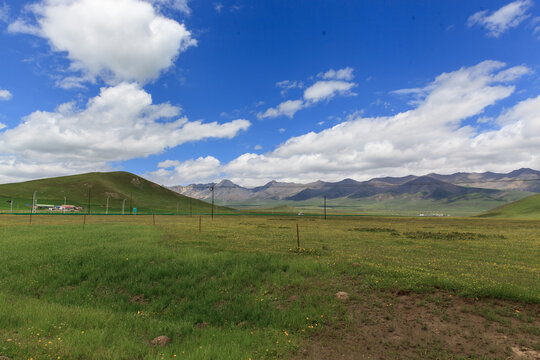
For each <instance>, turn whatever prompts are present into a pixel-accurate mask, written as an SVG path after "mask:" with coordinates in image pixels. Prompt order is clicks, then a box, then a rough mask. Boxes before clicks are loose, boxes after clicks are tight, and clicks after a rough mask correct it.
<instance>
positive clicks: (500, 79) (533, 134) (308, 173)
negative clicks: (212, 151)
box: [216, 61, 540, 185]
mask: <svg viewBox="0 0 540 360" xmlns="http://www.w3.org/2000/svg"><path fill="white" fill-rule="evenodd" d="M527 72H528V71H525V69H524V68H523V67H519V66H518V67H512V68H508V69H505V64H503V63H501V62H496V61H484V62H482V63H479V64H477V65H475V66H471V67H466V68H461V69H459V70H456V71H453V72H449V73H443V74H441V75H439V76H437V77H436V78H435V80H434V81H433V82H432V83H430V84H428V85H427V86H426V87H424V88H422V89H429V91H427V92H426V93H425V96H423V98H422V100H421V101H420V102H419V103H418V104H417V106H416V107H414V108H413V109H411V110H409V111H405V112H401V113H398V114H395V115H393V116H386V117H373V118H363V117H362V115H361V113H358V114H357V116H356V117H354V118H348V119H347V121H344V122H342V123H340V124H338V125H336V126H334V127H332V128H329V129H325V130H323V131H320V132H310V133H307V134H304V135H301V136H297V137H293V138H290V139H289V140H288V141H286V142H285V143H283V144H281V145H279V146H278V147H277V148H276V149H275V150H274V151H271V152H268V153H265V154H254V153H247V154H243V155H241V156H239V157H238V158H236V159H234V160H232V161H231V162H229V163H226V164H221V165H220V169H219V170H216V173H219V174H221V176H222V177H225V178H229V179H231V180H232V181H235V182H237V183H240V184H243V185H258V184H262V183H265V182H267V181H269V180H272V179H277V180H280V181H300V182H307V181H315V180H318V179H324V180H329V181H337V180H341V179H343V178H346V177H352V178H355V179H359V180H362V179H368V178H371V177H375V176H381V175H390V176H402V175H407V174H425V173H429V172H433V171H434V172H439V173H453V172H457V171H486V170H490V171H510V170H514V169H516V168H519V167H532V168H539V167H540V146H539V144H540V96H538V97H535V98H531V99H527V100H525V101H522V102H519V103H518V104H516V105H515V106H513V107H511V108H510V109H508V110H506V111H504V112H503V113H502V114H501V115H500V116H498V117H496V120H495V121H491V125H494V126H490V127H489V129H490V130H479V129H478V128H475V127H472V126H470V125H463V121H464V120H466V119H469V118H471V117H475V116H478V117H480V123H481V125H479V126H484V125H482V123H483V122H485V121H490V120H487V119H486V117H485V116H483V112H484V110H485V109H486V108H487V107H489V106H491V105H493V104H495V103H497V102H498V101H500V100H502V99H505V98H508V97H509V96H510V95H511V94H512V93H513V92H514V91H515V87H514V86H513V85H511V84H508V81H510V80H509V79H512V80H515V79H517V77H518V75H519V74H521V75H524V74H525V73H527ZM473 123H474V121H473Z"/></svg>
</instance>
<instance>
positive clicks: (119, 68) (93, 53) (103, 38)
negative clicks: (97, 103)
mask: <svg viewBox="0 0 540 360" xmlns="http://www.w3.org/2000/svg"><path fill="white" fill-rule="evenodd" d="M186 4H187V3H186ZM28 11H30V12H31V13H32V14H33V15H34V16H35V18H36V21H35V22H31V21H28V20H27V19H22V18H20V19H18V20H16V21H15V22H13V23H11V24H10V25H9V27H8V30H9V31H10V32H13V33H29V34H32V35H37V36H40V37H43V38H45V39H47V40H48V41H49V43H50V45H51V48H52V49H53V50H54V51H56V52H60V53H65V54H66V56H67V57H68V59H69V60H70V61H71V65H70V70H71V71H73V72H76V73H80V74H82V75H81V76H80V77H79V78H80V81H79V82H77V81H76V77H73V76H71V77H67V78H66V81H65V82H64V85H66V84H68V85H69V84H70V83H71V84H73V85H74V86H78V85H79V84H80V82H84V81H87V80H89V79H95V78H97V77H101V78H102V79H103V80H104V81H106V82H107V83H109V84H117V83H119V82H121V81H138V82H140V83H145V82H147V81H150V80H153V79H155V78H157V77H158V76H159V75H160V73H161V72H162V71H165V70H167V69H168V68H169V67H171V66H172V65H173V63H174V61H175V59H176V57H177V56H178V54H179V53H180V52H182V51H185V50H186V49H187V48H188V47H190V46H195V45H196V44H197V42H196V40H195V39H193V38H192V36H191V32H190V31H188V30H187V29H186V27H185V26H184V24H179V23H177V22H176V21H174V20H172V19H169V18H166V17H164V16H162V15H159V14H158V13H157V12H156V10H155V9H154V8H153V7H152V5H151V4H149V3H147V2H144V1H141V0H115V1H109V0H43V1H42V2H40V3H37V4H34V5H32V6H30V7H28ZM68 79H69V80H68Z"/></svg>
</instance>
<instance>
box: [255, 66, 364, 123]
mask: <svg viewBox="0 0 540 360" xmlns="http://www.w3.org/2000/svg"><path fill="white" fill-rule="evenodd" d="M352 73H353V68H351V67H347V68H345V69H341V70H337V71H336V70H333V69H331V70H329V71H327V72H326V73H320V74H319V75H318V76H319V77H322V78H324V79H334V80H320V81H317V82H315V83H314V84H313V85H311V86H309V87H308V88H307V89H305V90H304V94H303V100H302V99H298V100H287V101H284V102H282V103H281V104H279V105H278V106H277V107H274V108H272V107H271V108H268V109H267V110H266V111H264V112H259V113H258V114H257V117H258V118H259V119H265V118H276V117H278V116H288V117H289V118H291V119H292V118H293V117H294V114H296V113H297V112H298V111H299V110H301V109H303V108H306V107H308V106H311V105H313V104H315V103H317V102H320V101H323V100H330V99H332V98H333V97H334V96H336V95H340V96H351V95H355V94H354V93H353V92H351V89H352V88H353V87H355V86H356V84H355V83H353V82H350V81H343V80H339V79H346V80H352V78H353V74H352ZM276 86H277V87H280V88H282V89H283V90H281V95H282V96H285V95H286V94H287V91H288V90H290V89H294V88H303V87H304V83H303V82H301V81H290V80H284V81H280V82H277V83H276Z"/></svg>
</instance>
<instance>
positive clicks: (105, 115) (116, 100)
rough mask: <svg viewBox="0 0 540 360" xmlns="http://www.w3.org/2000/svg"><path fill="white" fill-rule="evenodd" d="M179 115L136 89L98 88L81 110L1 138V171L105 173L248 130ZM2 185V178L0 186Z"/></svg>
mask: <svg viewBox="0 0 540 360" xmlns="http://www.w3.org/2000/svg"><path fill="white" fill-rule="evenodd" d="M180 112H181V109H180V108H179V107H177V106H173V105H170V104H168V103H163V104H152V98H151V96H150V94H148V93H147V92H145V91H144V90H143V89H141V88H140V86H139V85H137V84H134V83H121V84H119V85H117V86H115V87H109V88H102V89H101V92H100V95H99V96H96V97H94V98H92V99H90V100H89V101H88V103H87V105H86V107H85V108H84V109H78V108H76V106H75V105H74V104H73V103H67V104H63V105H60V106H59V107H58V108H57V109H56V111H54V112H46V111H36V112H33V113H32V114H30V115H28V116H26V117H25V118H23V119H22V120H23V121H22V122H21V124H19V125H18V126H16V127H14V128H11V129H5V130H4V131H2V132H0V153H2V154H4V155H3V156H2V157H1V158H0V165H1V166H0V168H8V167H15V166H18V167H21V168H25V167H26V168H27V169H29V170H28V171H32V169H48V170H49V171H50V172H51V173H54V172H55V171H56V174H64V173H74V172H78V171H79V170H81V169H92V170H96V169H106V168H109V167H110V165H109V164H110V163H111V162H116V161H123V160H128V159H133V158H138V157H146V156H149V155H152V154H159V153H162V152H163V151H165V150H166V149H168V148H172V147H175V146H178V145H180V144H183V143H186V142H191V141H199V140H204V139H210V138H228V139H230V138H233V137H234V136H236V134H237V133H238V132H239V131H242V130H246V129H247V128H248V127H249V126H250V122H249V121H247V120H243V119H237V120H234V121H231V122H227V123H223V124H219V123H217V122H210V123H203V122H202V121H188V119H187V118H186V117H180V118H178V116H179V115H180ZM38 164H41V165H42V166H41V167H40V166H38ZM12 170H14V173H17V171H16V170H15V169H12ZM59 170H61V171H59ZM6 173H8V172H0V174H6ZM22 175H24V174H22ZM22 175H21V176H22ZM12 176H13V175H12ZM34 176H35V174H34ZM6 180H8V179H7V178H6V177H5V175H0V181H6Z"/></svg>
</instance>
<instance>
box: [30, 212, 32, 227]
mask: <svg viewBox="0 0 540 360" xmlns="http://www.w3.org/2000/svg"><path fill="white" fill-rule="evenodd" d="M30 225H32V213H30Z"/></svg>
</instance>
